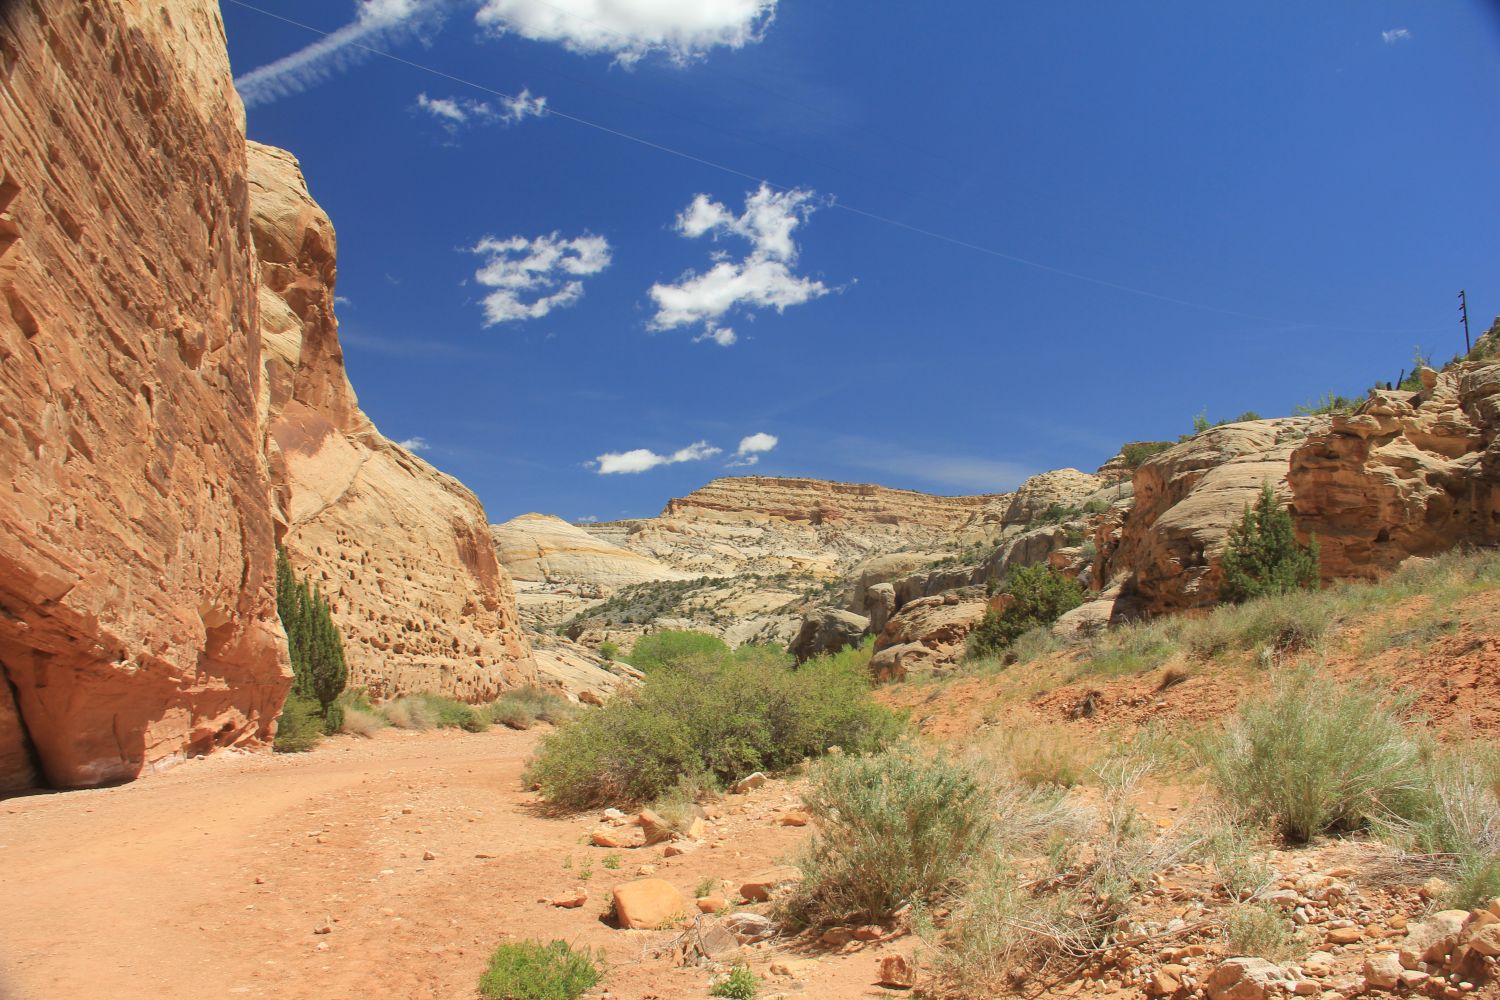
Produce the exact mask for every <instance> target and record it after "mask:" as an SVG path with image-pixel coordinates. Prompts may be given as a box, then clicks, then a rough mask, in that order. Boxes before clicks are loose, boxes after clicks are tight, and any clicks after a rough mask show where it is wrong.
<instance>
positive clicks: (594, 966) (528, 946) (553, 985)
mask: <svg viewBox="0 0 1500 1000" xmlns="http://www.w3.org/2000/svg"><path fill="white" fill-rule="evenodd" d="M600 964H602V959H600V958H596V957H595V955H594V954H593V953H592V952H590V951H588V950H587V949H579V950H575V949H574V948H572V947H570V946H569V945H568V944H567V943H566V942H563V941H553V942H552V943H551V944H542V943H541V942H539V941H518V942H514V943H507V944H502V945H501V946H500V947H498V948H496V949H495V952H494V954H492V955H491V956H490V964H489V968H487V969H486V970H485V972H484V975H483V976H481V977H480V978H479V992H480V995H482V996H485V997H490V998H493V1000H577V998H578V997H580V996H582V995H583V994H584V993H585V992H586V991H588V990H589V989H592V988H593V987H594V985H595V984H597V983H598V982H599V965H600Z"/></svg>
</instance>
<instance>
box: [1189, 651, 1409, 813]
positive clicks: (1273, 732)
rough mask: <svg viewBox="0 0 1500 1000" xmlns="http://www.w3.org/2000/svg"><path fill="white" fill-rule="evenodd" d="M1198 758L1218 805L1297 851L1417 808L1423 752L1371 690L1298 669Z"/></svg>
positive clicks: (1249, 704) (1246, 708)
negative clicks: (1273, 831) (1270, 830)
mask: <svg viewBox="0 0 1500 1000" xmlns="http://www.w3.org/2000/svg"><path fill="white" fill-rule="evenodd" d="M1200 752H1201V753H1202V755H1203V758H1204V761H1205V763H1206V764H1207V765H1208V768H1209V771H1210V774H1211V776H1212V778H1213V780H1214V782H1215V784H1216V785H1217V786H1218V788H1219V791H1220V793H1221V794H1222V796H1223V797H1224V799H1225V801H1226V802H1227V803H1228V804H1229V805H1230V806H1231V807H1233V808H1236V809H1239V810H1241V811H1242V812H1244V813H1245V814H1246V815H1247V816H1248V817H1249V818H1251V819H1252V820H1255V821H1258V822H1265V823H1271V824H1274V825H1275V827H1276V828H1277V831H1278V832H1279V833H1281V834H1282V835H1283V836H1284V837H1285V838H1286V839H1287V840H1289V841H1292V842H1294V843H1302V842H1305V841H1307V840H1309V839H1311V838H1312V837H1314V836H1317V835H1318V834H1320V833H1337V832H1342V831H1347V830H1356V829H1360V828H1362V827H1365V826H1368V825H1370V823H1371V822H1372V821H1377V820H1379V821H1386V820H1388V819H1389V818H1393V817H1394V818H1415V817H1417V816H1420V815H1421V813H1422V810H1423V807H1424V798H1423V792H1422V789H1423V786H1424V782H1425V781H1426V773H1425V771H1424V768H1423V763H1422V761H1423V752H1424V751H1423V748H1422V746H1421V745H1419V744H1418V742H1417V741H1416V740H1414V739H1413V738H1412V737H1411V735H1410V734H1409V733H1408V732H1407V730H1406V727H1405V726H1404V725H1403V723H1402V722H1401V719H1400V718H1399V716H1398V715H1397V714H1396V712H1395V711H1394V710H1393V709H1392V708H1391V707H1390V706H1389V705H1386V704H1385V703H1384V701H1383V699H1382V698H1381V696H1380V695H1379V694H1378V693H1377V692H1375V691H1374V690H1372V689H1367V688H1361V687H1354V686H1344V685H1340V684H1338V683H1336V682H1333V681H1329V680H1326V679H1323V678H1320V677H1318V676H1317V675H1316V674H1314V673H1313V672H1312V671H1310V670H1307V669H1303V670H1300V671H1298V672H1297V673H1296V674H1294V675H1292V676H1291V677H1289V678H1287V679H1284V680H1282V681H1281V682H1280V683H1278V684H1277V685H1276V687H1275V688H1274V690H1273V691H1272V692H1271V694H1270V695H1269V696H1261V697H1253V698H1250V699H1247V700H1246V701H1245V702H1244V703H1243V704H1242V705H1241V707H1240V712H1239V716H1238V718H1237V719H1235V720H1234V721H1233V722H1231V723H1230V724H1229V725H1228V726H1227V728H1226V729H1225V730H1224V732H1223V733H1222V735H1221V736H1219V737H1217V738H1215V737H1209V738H1206V739H1204V740H1203V741H1202V742H1201V744H1200Z"/></svg>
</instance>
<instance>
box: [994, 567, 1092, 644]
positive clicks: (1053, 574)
mask: <svg viewBox="0 0 1500 1000" xmlns="http://www.w3.org/2000/svg"><path fill="white" fill-rule="evenodd" d="M1000 589H1001V590H1003V591H1004V592H1005V593H1007V594H1010V595H1011V597H1012V598H1013V600H1012V601H1011V603H1010V605H1009V606H1008V607H1007V608H1006V609H1005V610H1004V611H994V610H990V611H986V612H985V613H984V618H983V619H982V620H981V621H980V623H979V624H978V625H976V626H975V627H974V631H973V632H971V633H970V634H969V655H971V656H974V657H983V656H992V655H994V654H996V653H998V652H1000V651H1002V650H1004V649H1006V648H1007V647H1009V646H1010V645H1011V644H1012V643H1014V642H1015V641H1016V640H1017V639H1019V638H1020V637H1021V636H1022V635H1023V634H1025V633H1026V632H1028V631H1030V630H1031V629H1034V628H1045V627H1046V626H1048V625H1051V624H1052V623H1053V622H1055V621H1057V619H1058V618H1059V617H1061V616H1062V614H1063V612H1065V611H1071V610H1072V609H1073V608H1076V607H1078V605H1080V604H1082V603H1083V586H1082V585H1081V584H1080V583H1079V582H1078V581H1077V580H1074V579H1072V578H1071V577H1068V576H1064V575H1063V574H1061V573H1059V572H1057V571H1056V570H1053V569H1051V568H1050V567H1047V566H1041V565H1038V566H1023V567H1021V568H1020V569H1017V570H1015V571H1014V572H1012V573H1011V574H1010V576H1009V577H1008V578H1007V579H1006V580H1005V581H1004V583H1003V584H1002V585H1001V587H1000Z"/></svg>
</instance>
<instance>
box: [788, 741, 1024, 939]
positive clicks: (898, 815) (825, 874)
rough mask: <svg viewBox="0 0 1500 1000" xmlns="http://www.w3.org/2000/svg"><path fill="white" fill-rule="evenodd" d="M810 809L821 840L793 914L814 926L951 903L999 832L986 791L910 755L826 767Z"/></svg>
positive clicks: (948, 766) (807, 855)
mask: <svg viewBox="0 0 1500 1000" xmlns="http://www.w3.org/2000/svg"><path fill="white" fill-rule="evenodd" d="M803 801H804V804H805V805H806V807H807V810H808V812H809V813H810V814H811V815H812V817H813V818H814V819H815V820H816V821H817V824H818V831H817V833H816V834H814V836H813V837H812V838H811V840H810V841H809V843H808V845H807V847H806V848H805V850H804V851H803V853H802V855H801V856H800V857H799V858H798V861H797V864H798V866H799V867H800V868H801V869H802V875H803V878H802V882H801V883H800V885H799V886H798V889H797V892H796V894H795V895H794V896H793V897H792V899H791V900H790V901H789V902H788V903H787V912H788V913H789V914H790V915H791V916H792V917H794V918H795V919H798V920H800V921H803V922H806V923H811V924H821V923H833V922H840V921H845V920H852V919H866V920H880V919H882V918H885V917H888V916H889V915H890V914H891V913H893V912H895V911H896V910H898V909H900V908H901V907H902V906H904V905H906V904H908V903H910V904H914V905H921V904H925V903H928V902H931V901H933V900H935V899H939V898H942V897H944V896H946V895H948V894H950V893H951V892H953V891H954V890H955V889H956V888H957V887H958V886H959V885H960V884H961V882H962V880H963V877H964V876H965V875H966V874H967V872H968V870H969V867H970V866H971V865H972V863H973V861H974V858H975V856H976V855H977V854H978V853H979V852H981V851H982V850H983V849H984V848H985V847H987V846H988V843H989V840H990V837H991V834H992V833H993V831H994V817H993V815H992V814H991V803H992V801H993V796H992V794H991V791H990V789H988V788H987V787H986V786H985V784H984V783H983V782H981V781H980V780H979V779H978V778H977V777H976V776H975V775H974V774H973V773H972V772H971V771H969V770H968V769H966V768H964V767H962V766H960V765H958V764H955V763H952V762H950V761H948V760H946V759H944V758H942V757H935V758H932V759H925V758H922V757H919V756H917V755H916V754H915V753H914V752H912V751H910V750H906V749H900V750H887V751H884V752H881V753H878V754H874V755H871V756H869V757H849V756H838V757H830V758H827V759H825V760H824V761H821V762H820V763H819V764H818V766H817V768H816V770H815V771H814V772H813V775H812V779H811V785H810V787H809V789H808V791H807V792H806V794H805V795H804V799H803Z"/></svg>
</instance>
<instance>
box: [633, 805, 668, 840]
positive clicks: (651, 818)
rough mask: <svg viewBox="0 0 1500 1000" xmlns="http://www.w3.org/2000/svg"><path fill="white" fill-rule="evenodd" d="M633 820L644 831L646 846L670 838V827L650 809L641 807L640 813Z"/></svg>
mask: <svg viewBox="0 0 1500 1000" xmlns="http://www.w3.org/2000/svg"><path fill="white" fill-rule="evenodd" d="M635 822H636V825H637V826H639V827H640V828H641V829H642V830H644V831H645V833H646V845H647V846H648V847H649V846H650V845H652V844H660V843H661V842H662V841H665V840H671V839H672V827H671V826H670V825H669V824H668V823H667V821H666V820H664V819H662V818H661V817H660V816H659V815H657V814H656V813H655V812H653V811H652V810H650V809H642V810H641V812H640V815H639V816H637V817H636V818H635Z"/></svg>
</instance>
